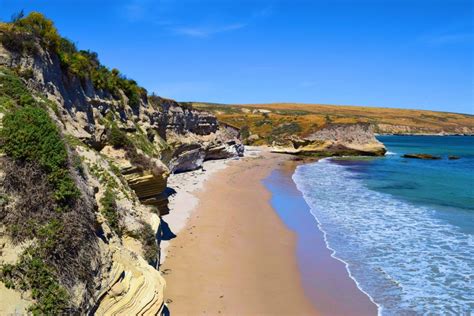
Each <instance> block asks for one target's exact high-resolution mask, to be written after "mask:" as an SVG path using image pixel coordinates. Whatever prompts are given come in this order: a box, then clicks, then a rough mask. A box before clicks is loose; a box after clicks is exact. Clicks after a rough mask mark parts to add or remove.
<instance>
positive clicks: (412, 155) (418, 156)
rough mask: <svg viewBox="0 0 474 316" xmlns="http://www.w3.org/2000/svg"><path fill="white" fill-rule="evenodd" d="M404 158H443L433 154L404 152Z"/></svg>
mask: <svg viewBox="0 0 474 316" xmlns="http://www.w3.org/2000/svg"><path fill="white" fill-rule="evenodd" d="M402 157H403V158H411V159H423V160H439V159H441V157H440V156H433V155H430V154H404V155H403V156H402Z"/></svg>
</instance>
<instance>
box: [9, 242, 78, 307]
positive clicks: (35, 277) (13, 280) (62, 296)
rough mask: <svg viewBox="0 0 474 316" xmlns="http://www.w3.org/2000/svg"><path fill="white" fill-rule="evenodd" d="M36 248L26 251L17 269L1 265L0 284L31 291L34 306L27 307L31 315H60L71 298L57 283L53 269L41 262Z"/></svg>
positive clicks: (16, 266) (13, 266) (14, 266)
mask: <svg viewBox="0 0 474 316" xmlns="http://www.w3.org/2000/svg"><path fill="white" fill-rule="evenodd" d="M38 252H39V250H38V249H37V248H29V249H27V250H26V251H25V252H24V253H23V254H22V255H21V257H20V260H19V262H18V263H17V264H16V265H9V264H6V265H3V266H2V267H1V268H0V280H1V281H2V282H4V283H5V284H6V285H7V286H8V287H11V288H15V287H16V284H18V287H19V288H20V289H22V290H26V289H30V290H31V296H32V298H33V299H34V300H35V303H34V304H33V305H31V306H30V307H29V311H30V312H31V313H32V314H33V315H62V314H65V313H66V312H67V310H68V307H69V301H70V296H69V294H68V292H67V291H66V289H65V288H64V287H63V286H62V285H61V284H59V283H58V281H57V278H56V277H55V274H54V272H53V271H52V269H51V268H50V267H49V266H48V265H47V264H46V263H45V262H44V261H43V260H42V259H40V256H39V254H38Z"/></svg>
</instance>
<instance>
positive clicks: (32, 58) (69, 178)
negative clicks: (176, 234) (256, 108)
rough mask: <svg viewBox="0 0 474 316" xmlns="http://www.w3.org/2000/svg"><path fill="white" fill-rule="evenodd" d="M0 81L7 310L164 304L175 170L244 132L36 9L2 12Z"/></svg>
mask: <svg viewBox="0 0 474 316" xmlns="http://www.w3.org/2000/svg"><path fill="white" fill-rule="evenodd" d="M0 87H1V89H0V118H1V119H2V124H1V125H0V127H3V128H2V132H1V135H0V136H1V142H0V143H1V146H2V147H1V151H2V155H1V157H0V232H1V234H0V238H1V242H0V254H1V257H0V285H1V286H0V296H1V297H2V298H5V297H8V298H9V299H8V300H2V302H1V303H0V313H1V314H10V313H21V314H26V313H28V312H36V313H39V314H95V315H157V314H161V313H162V312H163V311H164V309H165V302H164V300H163V292H164V290H165V287H166V282H165V280H164V278H163V277H162V275H161V272H160V271H159V270H158V266H159V261H160V248H159V242H160V240H159V238H158V239H157V238H156V236H157V232H158V231H159V230H160V226H161V224H162V221H161V216H163V215H166V214H167V213H168V212H169V208H168V196H169V194H170V190H169V188H168V186H167V179H168V177H169V175H170V174H172V173H174V172H184V171H188V170H193V169H199V168H201V167H202V164H203V162H204V161H206V160H211V159H223V158H232V157H239V156H242V155H243V150H244V147H243V145H242V144H241V142H240V140H239V135H238V133H237V134H236V133H235V131H229V130H227V129H226V128H224V127H221V126H220V125H219V122H218V120H217V119H216V117H215V116H214V115H213V114H211V113H209V112H206V111H201V110H197V109H195V108H193V107H191V106H187V105H182V104H180V103H178V102H176V101H174V100H171V99H165V98H161V97H159V96H156V95H154V94H151V95H150V94H148V92H147V91H146V90H145V89H144V88H142V87H140V86H139V85H138V84H137V83H136V82H135V81H133V80H131V79H128V78H127V77H126V76H124V75H123V74H120V72H119V70H117V69H113V70H110V69H109V68H107V67H105V66H104V65H102V64H101V63H100V61H99V59H98V56H97V54H96V53H93V52H91V51H82V50H78V49H77V48H76V47H75V45H74V44H73V43H72V42H70V41H69V40H67V39H65V38H63V37H61V36H60V35H59V33H58V32H57V30H56V28H55V27H54V24H53V23H52V21H50V20H48V19H46V18H45V17H44V16H42V15H41V14H40V13H36V12H33V13H31V14H30V15H28V16H26V17H21V18H19V19H18V20H16V21H14V22H12V23H0ZM22 133H23V134H22ZM18 135H28V136H25V137H23V138H22V141H21V142H17V141H16V139H18V137H19V136H18ZM51 245H53V247H51ZM40 276H45V278H46V279H38V278H39V277H40ZM46 280H47V281H46Z"/></svg>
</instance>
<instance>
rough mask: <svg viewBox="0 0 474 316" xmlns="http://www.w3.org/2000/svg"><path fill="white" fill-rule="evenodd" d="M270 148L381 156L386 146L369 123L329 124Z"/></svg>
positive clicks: (299, 152) (289, 151)
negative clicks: (377, 137) (304, 135)
mask: <svg viewBox="0 0 474 316" xmlns="http://www.w3.org/2000/svg"><path fill="white" fill-rule="evenodd" d="M273 151H274V152H278V153H288V154H296V155H315V156H342V155H366V156H382V155H384V154H385V152H386V149H385V146H384V145H383V144H382V143H381V142H379V141H378V140H377V139H376V138H375V135H374V131H373V126H372V125H370V124H367V123H355V124H330V125H327V126H325V127H323V128H322V129H320V130H319V131H317V132H315V133H313V134H311V135H309V136H307V137H304V138H299V137H295V136H291V137H289V138H287V139H286V141H285V142H280V143H276V144H274V149H273Z"/></svg>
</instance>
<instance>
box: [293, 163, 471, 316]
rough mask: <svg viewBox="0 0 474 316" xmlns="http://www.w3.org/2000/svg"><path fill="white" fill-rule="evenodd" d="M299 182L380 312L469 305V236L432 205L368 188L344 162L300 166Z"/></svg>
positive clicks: (462, 310) (458, 309) (461, 310)
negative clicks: (420, 203)
mask: <svg viewBox="0 0 474 316" xmlns="http://www.w3.org/2000/svg"><path fill="white" fill-rule="evenodd" d="M293 179H294V181H295V183H296V185H297V187H298V189H299V190H300V191H301V192H302V193H303V196H304V198H305V200H306V202H307V203H308V205H309V206H310V208H311V212H312V214H313V216H314V217H315V218H316V219H317V221H318V223H319V226H320V228H321V229H322V230H323V232H324V234H325V235H326V236H325V238H326V243H327V245H328V248H330V249H331V250H333V251H334V254H333V256H334V257H336V258H337V259H339V260H341V261H343V262H345V263H346V267H347V269H348V272H349V274H350V275H351V277H353V279H354V280H355V281H356V283H357V285H358V286H359V288H360V289H361V290H362V291H364V292H365V293H367V294H368V295H369V296H370V297H371V299H372V300H373V301H374V302H375V303H376V304H377V305H378V306H379V313H381V314H383V315H406V314H408V315H413V314H469V313H471V312H472V311H473V310H474V290H473V282H474V238H473V236H472V235H470V234H466V233H463V232H462V231H460V230H459V229H458V228H457V227H455V226H453V225H450V224H448V223H445V222H443V221H441V220H440V219H437V218H435V217H434V216H433V214H434V212H436V210H434V209H431V208H429V207H424V206H419V205H414V204H410V203H409V202H405V201H401V200H398V199H396V198H394V197H392V196H391V195H388V194H385V193H380V192H376V191H372V190H369V189H368V188H367V187H366V186H365V185H364V183H363V182H362V180H360V179H357V178H356V177H355V176H354V174H353V173H352V172H351V171H349V170H348V169H347V168H346V167H345V166H342V165H339V164H335V163H333V162H331V160H328V159H324V160H321V161H319V162H317V163H313V164H308V165H302V166H299V167H298V168H297V170H296V172H295V174H294V175H293Z"/></svg>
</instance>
